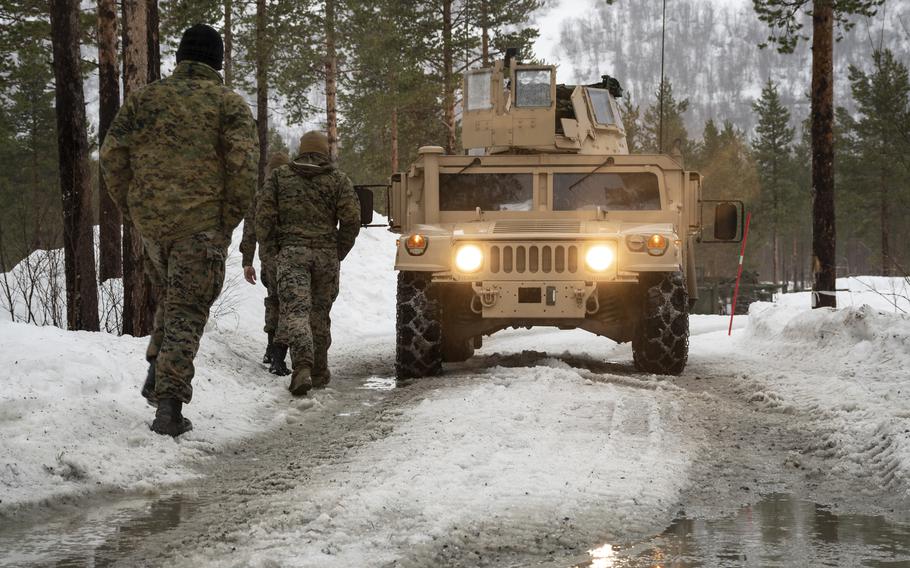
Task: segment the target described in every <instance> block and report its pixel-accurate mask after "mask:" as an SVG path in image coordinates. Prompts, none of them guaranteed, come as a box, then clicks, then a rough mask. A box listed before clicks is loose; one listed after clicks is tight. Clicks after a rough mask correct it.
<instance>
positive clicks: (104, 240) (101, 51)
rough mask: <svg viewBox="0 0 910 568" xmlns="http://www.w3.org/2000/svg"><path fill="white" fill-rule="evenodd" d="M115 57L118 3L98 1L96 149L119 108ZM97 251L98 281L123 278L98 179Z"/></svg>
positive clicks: (116, 230)
mask: <svg viewBox="0 0 910 568" xmlns="http://www.w3.org/2000/svg"><path fill="white" fill-rule="evenodd" d="M117 61H118V57H117V3H116V1H115V0H98V107H99V112H98V117H99V120H98V122H99V124H98V145H99V146H100V145H101V144H103V143H104V136H105V135H106V134H107V130H108V128H109V127H110V124H111V122H113V120H114V117H115V116H116V115H117V110H118V109H119V108H120V68H119V67H118V63H117ZM98 184H99V185H98V191H99V193H100V195H99V196H98V198H99V204H100V205H99V212H98V225H99V233H100V247H99V250H98V254H99V257H100V258H99V263H98V278H99V280H100V281H101V282H104V281H105V280H108V279H109V278H119V277H121V276H123V256H122V254H121V246H122V243H121V238H120V235H121V227H120V226H121V224H122V223H123V219H122V218H121V215H120V210H119V209H117V205H116V204H115V203H114V200H113V198H112V197H111V196H110V194H109V193H108V191H107V188H106V187H105V184H104V179H103V178H102V177H101V176H100V175H99V176H98Z"/></svg>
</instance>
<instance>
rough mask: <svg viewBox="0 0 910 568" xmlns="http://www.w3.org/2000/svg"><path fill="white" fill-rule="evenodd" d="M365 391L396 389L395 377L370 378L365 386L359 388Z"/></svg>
mask: <svg viewBox="0 0 910 568" xmlns="http://www.w3.org/2000/svg"><path fill="white" fill-rule="evenodd" d="M358 388H360V389H365V390H377V391H390V390H394V389H395V378H394V377H370V378H368V379H367V380H366V381H365V382H364V383H363V386H361V387H358Z"/></svg>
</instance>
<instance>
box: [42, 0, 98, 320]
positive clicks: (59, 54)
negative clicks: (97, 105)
mask: <svg viewBox="0 0 910 568" xmlns="http://www.w3.org/2000/svg"><path fill="white" fill-rule="evenodd" d="M50 12H51V13H50V16H51V42H52V44H53V52H54V80H55V85H56V87H55V93H56V107H55V108H56V115H57V148H58V150H59V154H60V155H59V159H60V192H61V195H62V197H63V250H64V262H65V272H66V321H67V326H68V327H69V329H72V330H75V329H84V330H89V331H98V329H99V324H98V285H97V281H96V280H95V245H94V242H93V241H94V235H93V224H92V214H91V211H92V181H91V173H90V170H89V160H88V135H87V133H86V119H85V98H84V93H83V91H82V70H81V68H80V65H81V63H82V60H81V58H80V56H79V54H80V51H79V15H80V13H79V1H78V0H51V2H50Z"/></svg>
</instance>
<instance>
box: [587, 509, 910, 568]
mask: <svg viewBox="0 0 910 568" xmlns="http://www.w3.org/2000/svg"><path fill="white" fill-rule="evenodd" d="M588 554H589V559H587V560H586V561H584V562H581V563H579V564H575V565H574V566H573V568H633V567H634V568H639V567H648V568H690V567H702V566H704V567H707V566H711V567H718V568H721V567H734V566H736V567H740V566H750V567H751V566H755V567H761V568H771V567H777V566H781V567H783V566H787V567H790V566H799V567H808V566H834V567H846V566H851V567H853V566H869V567H889V568H898V567H901V568H910V524H903V523H893V522H889V521H888V520H886V519H884V518H883V517H878V516H868V515H838V514H835V513H833V512H831V510H830V509H828V508H827V507H823V506H821V505H818V504H816V503H812V502H809V501H805V500H801V499H797V498H795V497H792V496H790V495H771V496H768V497H767V498H765V499H764V500H762V501H760V502H758V503H756V504H754V505H750V506H748V507H744V508H743V509H741V510H740V511H739V512H738V513H737V514H736V515H735V516H733V517H727V518H723V519H717V520H698V519H689V518H686V517H685V516H683V517H680V518H677V519H676V520H675V521H674V522H673V523H672V524H671V525H670V526H669V527H668V528H667V530H666V531H664V532H663V533H662V534H661V535H659V536H656V537H654V538H651V539H649V540H647V541H643V542H640V543H635V544H622V545H618V544H605V545H603V546H600V547H598V548H596V549H592V550H591V551H589V553H588Z"/></svg>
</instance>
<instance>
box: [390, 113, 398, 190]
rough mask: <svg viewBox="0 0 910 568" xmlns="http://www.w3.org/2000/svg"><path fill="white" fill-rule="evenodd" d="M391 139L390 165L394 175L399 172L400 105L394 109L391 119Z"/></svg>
mask: <svg viewBox="0 0 910 568" xmlns="http://www.w3.org/2000/svg"><path fill="white" fill-rule="evenodd" d="M389 130H390V131H391V132H390V135H391V136H390V137H391V146H392V153H391V160H390V161H391V163H390V164H389V165H390V166H391V167H392V173H393V174H394V173H396V172H397V171H398V105H394V106H393V107H392V116H391V118H390V125H389Z"/></svg>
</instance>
